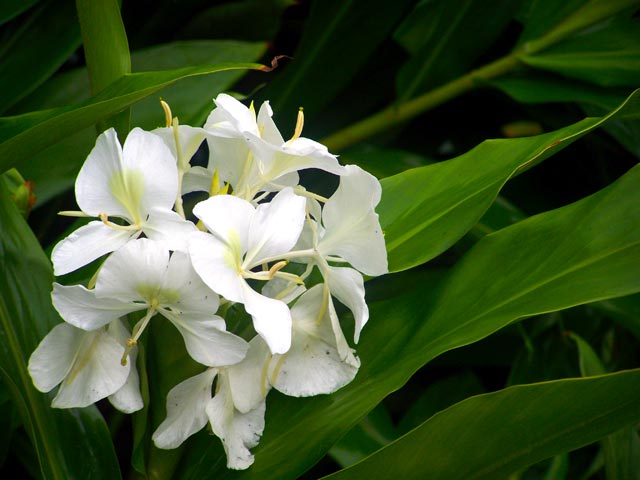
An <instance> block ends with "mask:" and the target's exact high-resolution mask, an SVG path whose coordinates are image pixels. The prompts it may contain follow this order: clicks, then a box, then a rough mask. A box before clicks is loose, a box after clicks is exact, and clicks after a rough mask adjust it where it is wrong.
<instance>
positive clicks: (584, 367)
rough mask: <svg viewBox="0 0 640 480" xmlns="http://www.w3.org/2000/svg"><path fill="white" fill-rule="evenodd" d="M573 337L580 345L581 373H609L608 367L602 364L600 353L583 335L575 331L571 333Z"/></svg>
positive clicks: (585, 374)
mask: <svg viewBox="0 0 640 480" xmlns="http://www.w3.org/2000/svg"><path fill="white" fill-rule="evenodd" d="M569 336H570V337H571V339H572V340H573V341H574V342H576V345H577V346H578V357H579V360H580V373H581V374H582V376H583V377H593V376H595V375H604V374H606V373H607V369H606V368H605V366H604V365H603V364H602V361H601V360H600V358H599V357H598V354H597V353H596V352H594V351H593V348H591V345H589V344H588V343H587V342H586V341H585V340H584V339H583V338H582V337H580V336H579V335H577V334H575V333H573V332H572V333H570V334H569Z"/></svg>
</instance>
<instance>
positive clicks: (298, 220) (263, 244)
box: [245, 188, 306, 265]
mask: <svg viewBox="0 0 640 480" xmlns="http://www.w3.org/2000/svg"><path fill="white" fill-rule="evenodd" d="M305 204H306V201H305V199H304V198H303V197H299V196H297V195H296V194H295V193H293V190H292V189H291V188H285V189H284V190H282V191H280V192H279V193H278V194H276V196H275V197H273V200H271V202H270V203H264V204H261V205H258V208H257V209H256V211H255V214H254V215H253V217H252V219H251V225H250V226H249V238H248V247H247V255H246V257H245V265H249V264H251V265H253V264H254V262H256V263H260V259H262V258H267V257H272V256H274V255H280V254H283V253H286V252H288V251H290V250H291V248H292V247H293V246H294V245H295V244H296V242H297V241H298V237H299V236H300V232H301V231H302V227H303V225H304V218H305V210H304V209H305Z"/></svg>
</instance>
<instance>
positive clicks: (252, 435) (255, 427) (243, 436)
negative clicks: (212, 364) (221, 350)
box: [206, 372, 266, 470]
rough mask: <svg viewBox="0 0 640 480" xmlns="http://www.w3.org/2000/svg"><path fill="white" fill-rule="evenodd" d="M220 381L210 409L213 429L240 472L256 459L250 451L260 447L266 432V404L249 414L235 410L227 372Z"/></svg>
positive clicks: (232, 464) (231, 465) (228, 463)
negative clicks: (261, 439)
mask: <svg viewBox="0 0 640 480" xmlns="http://www.w3.org/2000/svg"><path fill="white" fill-rule="evenodd" d="M218 382H219V383H218V391H217V393H216V395H215V396H214V397H213V398H212V399H211V400H210V401H209V403H208V404H207V408H206V410H207V416H208V417H209V422H210V424H211V429H212V430H213V433H215V434H216V435H217V436H218V437H219V438H220V440H222V445H223V446H224V450H225V452H226V453H227V467H228V468H233V469H236V470H242V469H245V468H249V466H251V464H252V463H253V460H254V457H253V455H252V454H251V452H250V451H249V449H250V448H253V447H255V446H256V445H257V444H258V442H259V441H260V437H261V436H262V432H263V431H264V412H265V407H266V402H264V401H263V402H261V403H260V404H259V405H258V406H257V407H256V408H255V409H254V410H251V411H249V412H247V413H240V412H239V411H237V410H236V409H235V407H234V403H233V400H232V398H231V395H230V392H229V382H228V379H227V376H226V374H225V373H224V372H221V373H220V376H219V377H218Z"/></svg>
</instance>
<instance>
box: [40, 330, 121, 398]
mask: <svg viewBox="0 0 640 480" xmlns="http://www.w3.org/2000/svg"><path fill="white" fill-rule="evenodd" d="M81 335H82V341H81V343H80V346H79V348H78V350H77V353H76V357H75V360H74V363H73V366H72V367H71V370H70V371H69V374H68V375H67V376H66V377H65V379H64V380H63V381H62V383H61V384H60V389H59V390H58V394H57V395H56V397H55V398H54V399H53V402H52V403H51V406H53V407H55V408H73V407H79V408H81V407H86V406H89V405H91V404H92V403H95V402H97V401H98V400H101V399H103V398H105V397H108V396H109V395H111V394H113V393H115V392H117V391H118V390H120V388H122V386H123V385H124V384H125V382H126V381H127V378H128V377H129V370H130V368H131V364H130V362H127V364H126V365H124V366H123V365H122V364H121V363H120V360H121V358H122V354H123V353H124V346H123V345H121V344H119V343H118V342H117V341H116V340H115V339H114V338H113V337H112V336H111V335H109V334H108V333H107V332H106V331H105V330H104V329H100V330H95V331H93V332H85V331H81Z"/></svg>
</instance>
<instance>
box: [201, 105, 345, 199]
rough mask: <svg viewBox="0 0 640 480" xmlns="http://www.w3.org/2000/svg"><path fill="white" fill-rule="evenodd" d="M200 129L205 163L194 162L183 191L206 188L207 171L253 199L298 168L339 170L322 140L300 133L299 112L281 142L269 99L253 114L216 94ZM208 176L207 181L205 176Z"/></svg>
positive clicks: (288, 182) (289, 179)
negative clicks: (206, 153) (288, 135)
mask: <svg viewBox="0 0 640 480" xmlns="http://www.w3.org/2000/svg"><path fill="white" fill-rule="evenodd" d="M214 102H215V104H216V108H215V109H213V110H212V112H211V114H210V115H209V118H208V119H207V121H206V123H205V126H204V129H205V131H206V132H207V133H208V135H207V143H208V145H209V168H208V169H207V170H205V169H201V168H198V167H195V168H194V170H193V171H192V174H191V175H190V179H189V183H190V185H191V186H190V188H189V190H195V189H200V190H208V186H209V184H210V183H211V181H210V180H211V177H212V175H213V172H214V171H215V170H217V171H218V172H219V175H220V179H221V180H222V181H225V182H227V183H229V184H231V186H232V187H233V190H234V195H236V196H239V197H240V198H244V199H245V200H249V201H251V200H253V199H254V197H255V196H256V194H258V193H260V192H271V191H278V190H281V189H282V188H284V187H287V186H291V187H295V186H297V185H298V173H297V172H298V171H299V170H303V169H307V168H317V169H320V170H324V171H327V172H330V173H333V174H336V175H341V174H342V173H343V170H344V167H342V166H341V165H340V164H339V163H338V160H337V158H336V156H335V155H332V154H331V153H329V151H328V150H327V147H325V146H324V145H322V144H320V143H318V142H315V141H313V140H310V139H308V138H304V137H301V136H300V135H301V133H302V127H303V123H304V120H303V119H304V117H303V114H302V111H300V112H299V114H298V122H297V125H296V129H295V132H294V134H293V137H292V138H291V139H290V140H288V141H285V140H284V138H283V137H282V135H281V134H280V132H279V131H278V128H277V127H276V125H275V123H274V122H273V119H272V118H271V117H272V116H273V111H272V110H271V107H270V105H269V102H264V103H263V104H262V106H261V107H260V111H259V112H258V115H257V116H256V113H255V110H254V109H253V106H251V107H250V108H247V107H246V106H244V105H243V104H242V103H240V102H239V101H238V100H236V99H235V98H233V97H231V96H229V95H226V94H220V95H218V96H217V97H216V99H215V100H214ZM207 180H208V181H207Z"/></svg>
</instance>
